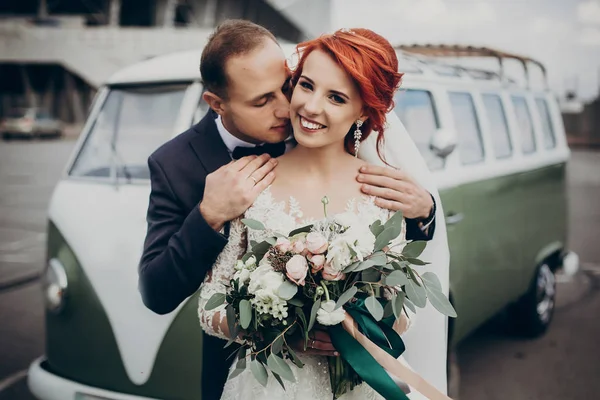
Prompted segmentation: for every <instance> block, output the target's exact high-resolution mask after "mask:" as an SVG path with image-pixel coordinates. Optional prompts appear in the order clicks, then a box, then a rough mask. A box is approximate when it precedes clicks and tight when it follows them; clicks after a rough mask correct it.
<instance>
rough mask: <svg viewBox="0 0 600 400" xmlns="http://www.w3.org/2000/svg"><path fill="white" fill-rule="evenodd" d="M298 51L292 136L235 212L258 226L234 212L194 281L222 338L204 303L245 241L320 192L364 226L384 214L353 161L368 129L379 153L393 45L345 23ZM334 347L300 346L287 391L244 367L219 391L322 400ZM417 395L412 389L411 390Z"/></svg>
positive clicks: (356, 394) (215, 327)
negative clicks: (263, 185)
mask: <svg viewBox="0 0 600 400" xmlns="http://www.w3.org/2000/svg"><path fill="white" fill-rule="evenodd" d="M299 54H300V59H299V61H298V65H297V68H296V69H295V71H294V73H293V76H292V82H293V85H294V91H293V95H292V99H291V102H290V119H291V123H292V127H293V131H294V138H295V140H296V142H297V146H296V147H295V148H294V149H292V150H290V151H288V152H287V153H286V154H285V155H283V156H281V157H279V158H278V161H279V163H278V166H277V177H276V179H275V181H274V182H273V183H272V184H271V185H270V186H269V187H268V188H267V189H266V190H264V191H263V192H262V193H261V194H260V195H259V196H258V198H257V199H256V201H255V202H254V203H253V205H252V206H251V207H250V208H249V209H248V210H247V211H246V213H245V214H244V216H243V218H250V219H255V220H259V221H261V222H262V223H263V224H264V226H265V227H266V230H265V231H253V230H250V231H249V232H248V231H246V228H245V226H244V225H243V224H242V223H241V221H240V219H238V220H235V221H232V224H231V230H230V235H229V242H228V244H227V246H226V247H225V249H224V250H223V252H222V253H221V255H220V256H219V257H218V259H217V260H216V262H215V264H214V266H213V269H212V271H211V273H210V274H209V275H208V276H207V278H206V279H205V281H204V283H203V284H202V286H201V288H200V304H199V309H198V312H199V317H200V323H201V326H202V328H203V329H204V330H205V331H206V332H207V333H208V334H211V335H215V336H218V337H221V338H223V339H229V332H228V328H227V322H226V316H225V311H224V308H223V307H219V308H216V309H213V310H210V311H207V310H205V309H204V306H205V304H206V301H207V300H208V299H210V298H211V296H212V295H213V294H214V293H216V292H225V291H226V286H227V285H228V284H229V281H230V279H231V278H232V276H233V274H234V272H235V271H234V265H235V263H236V261H237V259H238V258H239V257H240V256H241V255H242V254H243V253H244V252H245V251H246V250H247V248H246V247H247V246H248V243H250V242H251V241H262V240H263V239H264V238H265V237H266V236H269V235H271V234H272V233H273V232H281V233H288V232H290V231H292V230H293V229H295V228H298V227H301V226H304V225H307V224H308V223H311V222H314V221H317V220H320V219H322V218H323V217H324V215H323V204H322V202H321V199H322V198H323V196H327V198H328V199H329V204H328V206H327V210H328V216H332V215H338V214H342V213H351V214H352V215H353V216H354V217H355V219H354V220H355V221H356V223H360V224H365V225H367V226H368V225H370V224H371V223H372V222H373V221H375V220H377V219H381V220H382V221H385V220H387V219H388V218H389V217H391V213H390V212H389V211H388V210H385V209H382V208H380V207H378V206H377V205H376V204H375V202H374V198H373V197H370V196H365V195H363V194H362V193H361V191H360V184H359V183H358V182H357V180H356V174H355V171H356V170H357V169H358V168H359V167H360V166H361V165H364V161H363V160H361V159H358V158H357V157H356V155H357V153H358V151H359V149H360V145H361V143H362V142H363V141H364V140H365V139H367V138H368V137H369V135H370V134H371V133H372V132H373V131H375V132H377V137H376V139H375V140H376V142H377V145H378V146H375V148H377V149H378V150H377V154H378V156H379V158H380V159H381V160H382V162H383V163H387V161H386V157H385V156H383V155H382V153H381V152H380V151H379V150H380V149H381V148H383V146H379V145H380V144H381V145H382V144H383V140H384V134H385V125H386V113H387V112H389V111H390V110H391V109H392V108H393V99H394V94H395V92H396V90H397V88H398V86H399V84H400V80H401V78H402V74H401V73H398V72H397V71H398V59H397V57H396V54H395V51H394V49H393V47H392V46H391V45H390V44H389V42H388V41H387V40H385V39H384V38H383V37H381V36H379V35H377V34H376V33H374V32H372V31H369V30H366V29H353V30H340V31H337V32H336V33H334V34H333V35H324V36H321V37H320V38H318V39H315V40H312V41H309V42H306V43H303V44H301V45H300V46H299ZM371 140H373V139H371ZM403 322H404V323H399V324H396V325H395V329H397V331H398V333H404V332H405V330H406V328H407V327H408V326H410V319H408V320H407V321H406V320H405V321H403ZM334 351H335V349H333V348H329V349H328V348H321V349H320V350H314V351H312V352H308V353H300V358H301V360H302V362H303V363H304V364H305V365H304V367H303V368H301V369H298V368H296V367H295V366H293V367H292V368H294V375H295V376H296V382H295V383H288V382H286V390H285V391H284V390H283V389H282V388H281V387H280V385H279V384H278V383H277V382H276V381H275V380H274V379H269V381H268V383H267V386H266V387H263V386H262V385H261V384H260V383H258V382H257V381H256V379H255V378H254V376H253V375H252V373H251V371H250V370H249V369H246V370H245V371H243V372H242V373H241V374H239V375H238V376H237V377H235V378H233V379H230V380H228V381H227V383H226V385H225V388H224V391H223V395H222V399H232V400H233V399H235V400H237V399H239V398H243V399H263V398H268V399H296V400H321V399H323V400H329V399H331V398H332V392H331V388H330V383H329V376H328V368H327V359H326V358H325V356H324V355H328V354H336V353H335V352H334ZM399 390H400V389H399ZM417 396H418V393H414V392H413V394H412V395H411V398H413V399H414V398H418V397H417ZM351 399H383V397H381V396H380V395H379V394H378V393H377V392H376V391H375V390H373V389H372V388H370V387H369V386H368V385H367V384H366V383H363V384H361V385H359V386H357V387H356V388H355V389H354V390H352V391H350V392H348V393H346V394H345V395H343V396H342V400H351Z"/></svg>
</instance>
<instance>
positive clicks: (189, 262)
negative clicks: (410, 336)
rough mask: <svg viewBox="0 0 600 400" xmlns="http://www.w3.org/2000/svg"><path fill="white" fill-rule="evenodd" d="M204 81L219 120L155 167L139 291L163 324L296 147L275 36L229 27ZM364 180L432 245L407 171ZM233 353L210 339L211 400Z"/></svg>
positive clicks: (324, 349)
mask: <svg viewBox="0 0 600 400" xmlns="http://www.w3.org/2000/svg"><path fill="white" fill-rule="evenodd" d="M200 72H201V75H202V80H203V83H204V85H205V88H206V92H205V93H204V95H203V98H204V100H205V101H206V102H207V103H208V104H209V106H210V108H211V110H210V111H209V112H208V113H207V114H206V116H205V117H204V118H203V119H202V120H201V121H200V122H199V123H198V124H197V125H195V126H193V127H192V128H190V129H189V130H187V131H186V132H183V133H181V134H180V135H178V136H177V137H175V138H173V139H172V140H170V141H169V142H167V143H165V144H164V145H163V146H161V147H160V148H159V149H158V150H156V151H155V152H154V153H153V154H152V155H151V156H150V157H149V158H148V166H149V169H150V174H151V188H152V191H151V194H150V201H149V206H148V214H147V222H148V230H147V235H146V240H145V243H144V251H143V255H142V258H141V262H140V266H139V290H140V292H141V295H142V299H143V301H144V304H145V305H146V306H147V307H148V308H149V309H151V310H152V311H154V312H155V313H158V314H166V313H169V312H171V311H173V310H174V309H175V308H177V306H179V305H180V304H181V303H182V302H183V301H184V300H185V299H187V298H188V297H189V296H190V295H192V294H193V293H194V292H196V291H197V290H198V288H199V286H200V284H201V283H202V281H203V280H204V278H205V276H206V274H207V273H208V272H209V271H210V269H211V267H212V265H213V263H214V262H215V260H216V258H217V256H218V255H219V253H220V252H221V251H222V250H223V248H224V246H225V244H226V243H227V234H228V228H229V226H228V222H227V221H230V220H232V219H234V218H237V217H239V216H240V215H242V214H243V213H244V212H245V211H246V210H247V208H248V207H249V206H250V205H251V204H252V203H253V202H254V200H255V199H256V197H257V196H258V194H259V193H261V192H262V191H263V190H264V189H265V188H266V187H267V186H268V185H269V184H271V182H273V180H274V179H275V174H276V172H277V170H276V169H275V167H276V165H277V160H276V159H275V157H277V156H279V155H281V154H283V153H284V152H285V151H286V149H287V148H289V147H291V146H293V141H290V140H286V139H287V138H288V137H289V135H290V124H289V97H288V96H289V91H290V88H289V87H288V86H289V71H288V69H287V67H286V61H285V56H284V54H283V51H282V49H281V48H280V47H279V45H278V44H277V41H276V39H275V37H274V36H273V35H272V34H271V33H270V32H269V31H268V30H266V29H265V28H263V27H261V26H258V25H256V24H253V23H251V22H248V21H240V20H233V21H227V22H225V23H223V24H222V25H220V26H219V27H218V28H217V29H216V30H215V32H214V33H213V35H212V36H211V38H210V39H209V41H208V43H207V45H206V47H205V48H204V51H203V53H202V58H201V66H200ZM357 180H358V181H359V182H361V183H363V185H362V186H363V191H364V192H365V193H366V194H370V195H374V196H377V197H378V199H377V201H378V204H379V205H380V206H382V207H385V208H389V209H392V210H394V211H397V210H401V211H402V212H403V214H404V216H405V217H406V218H407V231H408V233H407V236H408V237H409V238H410V239H416V240H429V239H431V237H432V236H433V232H434V229H435V220H434V218H433V216H434V215H435V204H434V202H433V197H432V196H431V195H430V194H429V193H428V192H427V191H426V190H424V189H423V188H422V187H421V186H419V185H417V184H416V183H414V182H413V181H412V180H411V179H410V178H409V177H407V176H405V175H404V174H403V173H402V172H400V171H395V170H392V169H387V168H385V169H384V168H381V167H376V166H372V165H371V166H367V165H366V164H365V167H364V169H361V171H360V172H359V171H357ZM314 339H315V340H312V341H311V344H312V349H309V350H310V351H311V352H313V353H316V354H330V353H331V351H332V350H333V347H332V346H331V343H330V341H329V338H328V336H327V335H325V334H324V335H321V336H317V337H315V338H314ZM224 343H225V342H224V341H222V340H221V339H218V338H215V337H213V336H208V335H206V334H204V336H203V368H202V382H203V384H202V399H203V400H212V399H218V398H220V396H221V392H222V389H223V386H224V383H225V380H226V378H227V373H228V367H229V364H230V361H227V360H226V358H227V356H228V355H229V353H230V352H231V349H223V346H224Z"/></svg>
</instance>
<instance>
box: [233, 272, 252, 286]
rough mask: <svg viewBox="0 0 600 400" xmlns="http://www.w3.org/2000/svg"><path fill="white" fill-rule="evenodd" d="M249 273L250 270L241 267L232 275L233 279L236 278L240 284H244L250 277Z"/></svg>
mask: <svg viewBox="0 0 600 400" xmlns="http://www.w3.org/2000/svg"><path fill="white" fill-rule="evenodd" d="M250 273H251V272H250V271H249V270H247V269H245V268H244V269H241V270H239V271H237V272H236V273H235V274H234V275H233V279H238V280H239V282H240V284H242V285H245V284H246V282H248V280H249V279H250Z"/></svg>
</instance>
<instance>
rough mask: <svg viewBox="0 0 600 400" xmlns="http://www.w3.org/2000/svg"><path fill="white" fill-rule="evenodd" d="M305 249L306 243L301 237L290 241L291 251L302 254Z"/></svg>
mask: <svg viewBox="0 0 600 400" xmlns="http://www.w3.org/2000/svg"><path fill="white" fill-rule="evenodd" d="M305 250H306V243H304V240H303V239H298V240H296V241H295V242H294V243H292V251H293V252H294V253H296V254H302V253H304V251H305Z"/></svg>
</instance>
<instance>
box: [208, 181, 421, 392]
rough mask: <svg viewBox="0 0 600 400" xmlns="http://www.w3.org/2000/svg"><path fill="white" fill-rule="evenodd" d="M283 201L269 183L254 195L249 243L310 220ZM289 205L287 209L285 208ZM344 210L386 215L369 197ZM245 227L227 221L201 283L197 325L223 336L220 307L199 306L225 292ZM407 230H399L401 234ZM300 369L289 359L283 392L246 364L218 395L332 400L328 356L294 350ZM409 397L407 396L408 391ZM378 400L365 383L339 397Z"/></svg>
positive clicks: (367, 216)
mask: <svg viewBox="0 0 600 400" xmlns="http://www.w3.org/2000/svg"><path fill="white" fill-rule="evenodd" d="M286 206H287V204H286V202H285V201H276V200H275V199H274V198H273V196H272V195H271V191H270V188H267V189H266V190H265V191H263V192H262V193H261V194H260V195H259V196H258V197H257V199H256V201H255V202H254V204H253V205H252V206H251V207H250V208H249V209H248V210H247V211H246V213H245V214H244V218H250V219H255V220H258V221H261V222H262V223H263V224H264V225H265V227H266V230H265V231H256V230H250V231H249V232H248V243H250V241H251V240H255V241H259V242H260V241H262V240H264V239H265V238H267V237H268V236H272V233H273V232H280V233H283V234H287V233H289V232H291V231H292V230H294V229H296V228H299V227H302V226H305V225H308V224H310V223H312V222H314V221H312V220H309V219H306V218H304V216H303V213H302V210H301V208H300V205H299V204H298V202H297V201H296V200H295V199H294V198H292V197H290V199H289V207H286ZM288 208H289V210H286V209H288ZM346 212H350V213H354V214H355V215H356V217H357V218H358V221H360V222H359V223H364V224H365V225H367V226H368V225H371V224H372V223H373V222H374V221H375V220H378V219H379V220H381V221H382V222H385V221H387V220H388V219H389V218H390V217H391V213H390V211H388V210H385V209H382V208H380V207H378V206H377V205H375V203H374V197H368V196H361V197H360V198H357V199H354V200H351V201H349V202H348V204H347V208H346ZM245 231H246V227H245V226H244V225H243V224H242V223H241V221H240V220H239V219H238V220H235V221H233V222H232V223H231V228H230V233H229V242H228V243H227V245H226V246H225V248H224V250H223V252H222V253H221V254H220V255H219V257H218V258H217V260H216V262H215V264H214V266H213V269H212V273H211V276H209V277H207V278H206V279H205V281H204V283H203V284H202V286H201V287H200V301H199V307H198V315H199V318H200V324H201V326H202V329H204V331H205V332H206V333H208V334H209V335H214V336H217V337H220V338H222V339H225V340H228V339H229V338H227V337H225V336H224V334H223V332H222V331H221V330H220V328H219V327H218V326H217V325H218V324H215V323H214V320H213V317H214V316H215V313H220V315H219V316H218V317H217V318H221V321H225V319H226V316H225V310H224V309H225V307H224V306H220V307H218V308H216V309H213V310H210V311H206V310H204V305H205V304H206V302H207V301H208V299H210V298H211V296H212V295H213V294H215V293H217V292H221V293H225V291H226V286H225V285H227V284H228V283H229V280H230V278H231V277H232V276H233V274H234V272H235V271H234V265H235V263H236V261H237V260H238V259H239V258H240V257H241V256H242V255H243V254H244V253H245V252H246V251H247V249H246V248H243V242H244V239H243V238H244V233H245ZM405 234H406V231H405V230H404V232H403V233H402V234H401V236H400V238H404V237H405ZM299 357H300V358H301V360H302V362H303V363H304V367H303V368H297V367H296V366H295V365H293V364H291V363H290V365H291V367H292V370H293V372H294V376H295V377H296V382H289V381H285V380H284V381H283V382H284V384H285V387H286V390H285V391H284V390H283V389H282V388H281V386H280V385H279V383H278V382H277V381H276V380H275V379H274V378H273V376H272V375H269V380H268V383H267V386H266V387H264V386H262V385H261V384H260V383H258V381H257V380H256V379H255V378H254V376H253V374H252V372H251V371H250V369H249V368H246V369H245V370H244V371H243V372H242V373H241V374H240V375H238V376H237V377H235V378H233V379H229V380H227V383H226V384H225V388H224V391H223V395H222V397H221V399H222V400H241V399H243V400H264V399H269V400H290V399H293V400H331V399H332V393H331V386H330V383H329V373H328V368H327V360H326V358H325V357H319V356H309V355H306V354H299ZM235 362H236V360H234V361H233V364H232V368H234V367H235ZM410 397H411V398H413V397H412V395H411V396H410ZM374 399H377V400H379V399H383V397H382V396H380V395H379V394H378V393H377V392H376V391H375V390H373V389H372V388H371V387H370V386H368V385H367V384H366V383H363V384H361V385H360V386H358V387H355V388H354V390H352V391H351V392H348V393H346V394H345V395H344V396H342V397H341V400H374Z"/></svg>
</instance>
